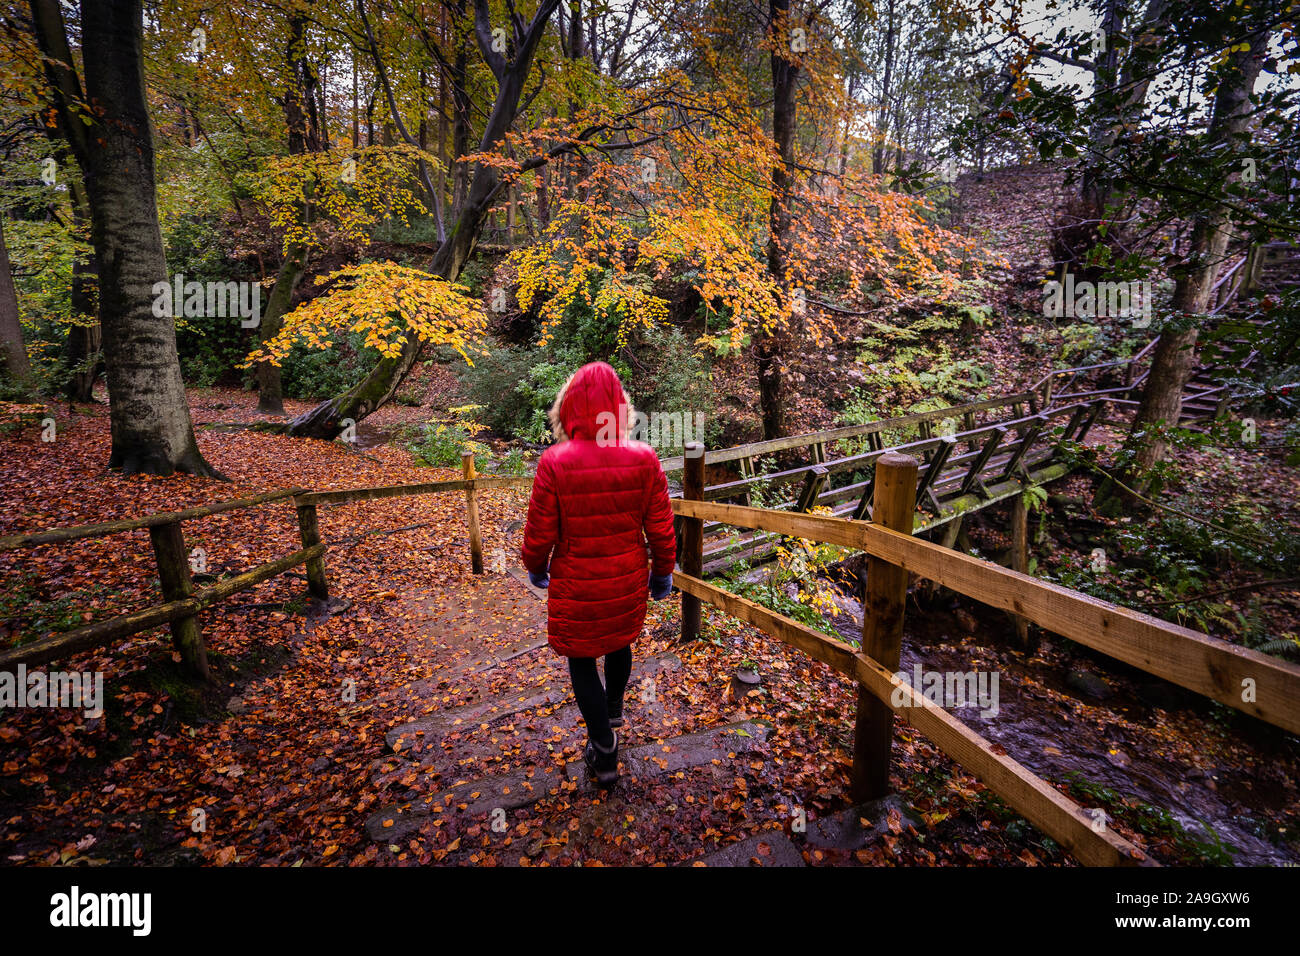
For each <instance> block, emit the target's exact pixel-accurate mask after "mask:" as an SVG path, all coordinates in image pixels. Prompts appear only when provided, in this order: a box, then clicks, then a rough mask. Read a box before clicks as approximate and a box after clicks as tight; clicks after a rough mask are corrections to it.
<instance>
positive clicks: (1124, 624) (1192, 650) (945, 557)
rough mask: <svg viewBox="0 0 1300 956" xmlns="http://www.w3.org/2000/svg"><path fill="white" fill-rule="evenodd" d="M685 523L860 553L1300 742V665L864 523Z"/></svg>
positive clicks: (724, 518)
mask: <svg viewBox="0 0 1300 956" xmlns="http://www.w3.org/2000/svg"><path fill="white" fill-rule="evenodd" d="M672 504H673V510H674V511H675V512H676V513H677V514H680V515H686V516H689V517H693V518H700V519H703V520H707V521H720V522H723V523H725V524H730V525H735V526H737V527H741V528H754V529H758V530H762V531H771V532H775V533H777V534H785V535H791V536H794V537H799V538H807V539H810V540H814V541H823V542H827V543H830V544H838V545H841V546H843V547H847V548H854V549H857V550H860V551H865V552H866V553H867V554H870V555H873V556H875V557H878V558H882V559H884V560H886V561H889V562H890V563H892V564H896V565H898V566H900V567H903V568H905V569H906V570H908V571H910V572H912V573H914V574H917V575H919V576H921V577H923V578H927V579H929V580H931V581H934V582H936V583H938V584H941V585H943V586H944V587H946V588H949V589H951V590H953V591H956V592H958V593H959V594H964V595H966V596H967V597H971V598H974V599H975V600H977V601H981V602H982V603H985V604H988V605H991V606H993V607H997V608H1001V609H1003V610H1007V611H1012V612H1014V613H1016V614H1019V615H1021V616H1022V617H1025V618H1028V619H1029V620H1030V621H1033V622H1034V623H1036V624H1038V625H1040V626H1041V627H1043V628H1044V629H1046V630H1048V631H1051V632H1053V633H1056V634H1060V635H1063V636H1065V637H1068V638H1070V639H1071V640H1073V641H1076V642H1078V643H1080V644H1083V645H1084V646H1085V647H1091V648H1093V649H1094V650H1097V651H1100V652H1102V653H1103V654H1106V655H1108V656H1110V657H1113V658H1115V659H1116V660H1120V661H1123V662H1124V663H1126V664H1131V665H1132V666H1134V667H1137V668H1138V669H1139V670H1143V671H1146V672H1147V673H1149V674H1154V675H1156V676H1157V677H1162V678H1164V679H1165V680H1168V681H1171V682H1172V683H1175V684H1178V685H1179V686H1181V687H1185V688H1187V689H1188V690H1192V691H1195V692H1196V693H1198V694H1202V695H1204V696H1206V697H1209V698H1212V699H1213V700H1217V701H1219V702H1220V703H1222V704H1226V705H1227V706H1229V707H1232V708H1235V709H1236V710H1240V711H1241V712H1243V713H1246V714H1249V715H1251V716H1252V717H1258V718H1259V719H1261V720H1264V721H1267V722H1268V723H1270V724H1273V725H1274V726H1277V727H1281V728H1282V729H1283V730H1287V731H1289V732H1290V733H1300V666H1297V665H1295V664H1290V663H1287V662H1285V661H1281V660H1278V659H1277V658H1273V657H1269V656H1268V655H1265V654H1260V653H1258V652H1257V651H1251V650H1247V649H1245V648H1242V647H1237V646H1236V645H1234V644H1229V643H1228V642H1227V641H1223V640H1220V639H1218V638H1216V637H1211V636H1210V635H1208V634H1205V633H1202V632H1200V631H1194V630H1192V629H1190V628H1186V627H1180V626H1179V625H1176V624H1170V623H1168V622H1166V621H1162V620H1160V619H1159V618H1155V617H1151V616H1150V615H1147V614H1141V613H1139V612H1137V611H1131V610H1129V609H1128V608H1124V607H1120V606H1118V605H1115V604H1110V603H1109V602H1106V601H1102V600H1100V599H1097V598H1093V597H1090V596H1088V595H1085V594H1080V593H1079V592H1077V591H1071V590H1069V589H1068V588H1064V587H1060V586H1059V585H1055V584H1050V583H1048V582H1046V581H1042V580H1040V579H1038V578H1035V577H1031V576H1030V575H1027V574H1021V573H1019V572H1017V571H1011V570H1009V569H1007V568H1003V567H1001V566H999V565H996V564H992V563H990V562H987V561H981V560H979V559H978V558H972V557H970V556H969V555H965V554H961V553H960V552H957V551H952V550H949V549H947V548H944V547H941V546H940V545H937V544H932V543H930V542H928V541H924V540H922V539H920V538H915V537H912V536H910V535H905V534H900V533H898V532H895V531H889V530H887V529H884V528H881V527H879V526H876V525H872V524H869V523H866V522H862V521H851V520H847V519H844V518H828V517H824V516H821V515H810V514H794V513H790V512H784V511H768V510H765V509H761V508H747V507H744V506H743V505H727V504H719V503H716V502H706V501H688V500H681V499H675V500H674V501H673V503H672Z"/></svg>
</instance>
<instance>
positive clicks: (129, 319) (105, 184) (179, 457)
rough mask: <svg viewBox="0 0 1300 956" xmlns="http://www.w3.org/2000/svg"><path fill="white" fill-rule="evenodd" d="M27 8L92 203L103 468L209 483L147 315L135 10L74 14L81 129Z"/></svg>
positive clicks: (147, 156) (147, 188)
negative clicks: (104, 384) (183, 475)
mask: <svg viewBox="0 0 1300 956" xmlns="http://www.w3.org/2000/svg"><path fill="white" fill-rule="evenodd" d="M32 7H33V16H34V21H35V24H36V32H37V36H38V38H39V41H40V44H41V48H42V52H43V53H44V54H45V55H46V56H47V57H51V58H53V59H54V60H55V61H56V62H55V63H53V64H50V63H48V62H47V66H46V71H47V75H48V76H49V77H50V79H51V81H52V85H53V87H54V89H53V93H54V97H55V101H56V108H57V110H58V111H59V113H60V114H61V115H60V121H61V122H62V123H63V125H64V128H65V129H67V130H69V133H70V134H71V135H70V143H71V145H72V149H73V153H74V155H76V157H77V162H78V165H80V167H81V171H82V179H83V180H84V182H85V186H86V195H87V197H88V199H89V203H90V211H91V240H92V243H93V245H94V247H95V255H96V260H97V262H98V266H99V321H100V327H101V328H102V329H103V336H104V359H105V364H106V367H107V370H108V392H109V400H110V423H111V430H112V451H111V453H110V456H109V467H110V468H120V469H122V471H123V472H124V473H125V474H135V473H145V474H155V475H170V474H172V473H173V472H176V471H182V472H187V473H190V474H196V475H206V476H212V477H219V476H218V474H217V472H216V471H215V470H214V469H213V468H212V467H211V466H210V465H209V464H208V463H207V462H206V461H204V460H203V456H202V455H201V454H200V453H199V448H198V444H197V443H196V442H195V440H194V428H193V425H192V423H191V420H190V409H189V404H188V403H187V401H186V397H185V383H184V382H183V381H182V380H181V366H180V360H179V358H178V356H177V353H176V329H175V326H174V324H173V321H172V318H171V317H170V316H167V315H162V316H158V315H155V314H154V308H153V303H154V292H153V288H154V286H155V284H157V283H162V282H166V280H167V263H166V260H165V258H164V255H163V244H162V233H161V231H160V230H159V227H158V208H157V199H156V196H157V193H156V189H155V181H154V155H153V131H152V130H151V128H150V125H149V112H148V108H147V106H146V103H145V83H144V58H143V55H142V49H141V46H142V29H143V24H142V13H141V5H140V2H139V0H101V2H96V3H83V4H82V6H81V35H82V36H84V37H93V38H94V42H91V43H87V44H86V45H85V47H84V49H83V50H82V58H83V61H84V64H85V95H86V100H87V102H90V103H94V104H96V107H97V114H96V119H95V121H94V122H93V123H92V124H90V125H88V126H87V125H84V124H83V123H82V121H81V119H80V118H79V117H77V116H73V115H72V114H71V112H70V111H71V108H72V103H71V101H70V100H69V99H68V98H67V97H66V96H65V95H64V94H65V92H66V91H67V89H68V86H67V85H66V84H68V83H71V82H75V77H72V76H71V70H70V69H69V68H68V64H71V63H72V62H73V60H72V59H71V56H70V55H69V54H68V43H67V34H66V32H65V30H64V26H63V18H62V14H61V12H60V10H59V5H58V3H57V2H56V0H34V2H33V4H32ZM60 54H63V58H62V59H60ZM78 85H79V84H78ZM74 130H75V132H73V131H74Z"/></svg>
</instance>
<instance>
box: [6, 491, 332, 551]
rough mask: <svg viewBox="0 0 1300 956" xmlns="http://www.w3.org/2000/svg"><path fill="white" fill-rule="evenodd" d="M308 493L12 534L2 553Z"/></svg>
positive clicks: (279, 494)
mask: <svg viewBox="0 0 1300 956" xmlns="http://www.w3.org/2000/svg"><path fill="white" fill-rule="evenodd" d="M306 490H307V489H305V488H282V489H280V490H279V491H268V492H267V493H266V494H261V495H254V496H253V497H252V498H234V499H231V500H230V501H218V502H217V503H216V504H211V505H202V506H199V507H195V508H186V509H185V510H184V511H165V512H160V513H158V514H153V515H147V516H146V517H143V518H128V519H125V520H123V521H105V522H102V523H100V524H82V525H76V526H73V527H68V528H51V529H49V530H48V531H32V532H28V533H26V534H11V535H7V536H5V537H3V538H0V551H11V550H13V549H15V548H29V547H32V546H34V545H38V544H55V543H60V544H61V543H64V542H68V541H78V540H81V539H83V538H102V537H104V536H106V535H110V534H117V533H119V532H123V531H139V530H142V529H145V528H156V527H159V526H161V525H165V524H175V523H176V522H178V521H191V520H193V519H195V518H206V517H207V516H208V515H215V514H220V513H222V512H224V511H235V510H237V509H240V508H255V507H257V506H258V505H264V504H269V503H270V502H272V501H281V500H283V499H285V498H292V497H293V496H294V495H300V494H302V493H303V492H304V491H306Z"/></svg>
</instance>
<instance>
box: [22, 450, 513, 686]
mask: <svg viewBox="0 0 1300 956" xmlns="http://www.w3.org/2000/svg"><path fill="white" fill-rule="evenodd" d="M462 468H463V474H464V475H465V476H466V477H465V478H464V479H462V480H459V481H435V482H428V483H423V484H415V485H387V486H382V487H367V488H349V489H345V490H341V491H315V492H312V491H307V490H306V489H304V488H286V489H283V490H281V491H272V492H268V493H266V494H262V495H257V496H255V497H252V498H238V499H233V500H230V501H221V502H217V503H215V504H211V505H204V506H202V507H197V508H187V509H185V510H184V511H174V512H167V513H162V514H155V515H149V516H147V517H144V518H132V519H127V520H123V521H109V522H105V523H102V524H93V525H79V526H77V527H70V528H54V529H50V530H48V531H36V532H31V533H29V534H19V535H10V536H8V537H0V551H7V550H14V549H17V548H27V547H34V546H36V545H42V544H61V543H67V542H70V541H79V540H83V539H86V538H101V537H104V536H106V535H110V534H118V533H121V532H127V531H139V530H144V529H148V531H149V537H150V541H151V542H152V544H153V551H154V558H155V561H156V563H157V567H158V578H159V581H160V583H161V585H162V593H163V599H164V601H165V603H163V604H158V605H154V606H152V607H148V608H144V609H143V610H139V611H132V612H130V613H127V614H119V615H116V616H115V617H111V618H108V619H107V620H103V621H96V622H95V623H93V624H88V625H86V626H85V627H79V628H76V629H74V630H71V631H65V632H62V633H58V634H51V635H47V636H45V637H42V638H38V639H37V640H34V641H31V642H29V643H26V644H20V645H18V646H16V647H11V648H6V649H3V650H0V668H4V667H14V666H17V665H18V664H44V663H47V662H49V661H52V660H57V659H58V658H61V657H66V656H68V655H69V654H73V653H76V652H78V651H84V650H89V649H91V648H94V647H100V646H102V645H104V644H106V643H108V642H109V641H111V640H113V639H115V638H119V637H126V636H129V635H131V634H138V633H140V632H141V631H145V630H148V629H150V628H153V627H158V626H159V625H162V624H167V625H170V627H171V634H172V641H173V643H174V645H175V647H176V650H177V651H179V652H180V655H181V660H182V662H183V664H184V665H185V668H186V670H188V671H189V673H190V674H191V675H193V676H194V677H197V678H199V679H201V680H210V679H211V669H210V668H209V666H208V652H207V646H206V644H205V642H204V640H203V632H202V630H200V628H199V624H198V614H199V612H200V611H203V610H206V609H207V608H209V607H211V606H212V605H214V604H216V603H218V602H219V601H222V600H225V599H226V598H228V597H230V596H231V595H232V594H237V593H239V592H240V591H245V590H247V589H248V588H251V587H253V586H254V585H256V584H260V583H261V582H263V581H266V580H268V579H270V578H272V577H275V576H276V575H279V574H283V573H284V572H286V571H288V570H290V569H292V568H295V567H298V566H299V565H305V570H306V572H307V589H308V592H309V593H310V594H311V595H312V596H313V597H315V598H317V599H319V600H322V601H323V600H325V599H327V598H328V597H329V585H328V582H327V580H326V576H325V560H324V555H325V551H326V545H325V543H324V542H323V541H322V540H321V534H320V525H319V522H318V518H317V513H316V509H317V508H318V507H319V506H320V505H331V504H344V503H348V502H354V501H373V500H376V499H380V498H396V497H401V496H406V495H427V494H439V493H443V492H454V491H464V492H465V505H466V512H467V515H468V521H469V537H470V561H471V566H472V568H473V571H474V573H475V574H482V573H483V542H482V539H481V537H480V534H479V528H478V498H477V496H478V492H479V491H480V490H482V489H486V488H510V487H524V486H527V485H529V484H531V483H532V479H531V478H529V477H526V476H525V477H491V478H481V477H478V476H477V475H476V474H475V472H474V464H473V459H472V456H469V455H466V456H465V457H464V459H463V461H462ZM286 498H292V499H293V501H294V505H295V506H296V508H297V511H298V529H299V534H300V536H301V539H302V549H301V550H300V551H295V552H294V553H293V554H290V555H286V556H285V557H283V558H279V559H277V560H275V561H269V562H267V563H266V564H262V565H259V566H258V567H256V568H253V569H252V570H251V571H246V572H244V573H243V574H240V575H237V576H235V577H233V578H228V579H226V580H224V581H218V582H217V583H216V584H213V585H211V586H210V587H206V588H201V589H199V590H195V588H194V582H193V579H192V577H191V574H190V564H189V553H188V552H187V551H186V548H185V536H184V532H183V530H182V527H181V524H182V522H185V521H191V520H194V519H196V518H205V517H207V516H209V515H214V514H220V513H222V512H227V511H234V510H238V509H242V508H255V507H257V506H259V505H264V504H269V503H271V502H275V501H283V500H284V499H286Z"/></svg>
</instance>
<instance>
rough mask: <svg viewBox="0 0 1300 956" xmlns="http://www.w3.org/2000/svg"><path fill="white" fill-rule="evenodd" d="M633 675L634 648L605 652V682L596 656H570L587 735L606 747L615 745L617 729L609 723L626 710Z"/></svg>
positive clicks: (572, 675) (572, 674)
mask: <svg viewBox="0 0 1300 956" xmlns="http://www.w3.org/2000/svg"><path fill="white" fill-rule="evenodd" d="M631 676H632V648H631V646H628V647H624V648H621V649H620V650H617V651H614V652H613V653H611V654H606V655H605V683H604V684H603V685H602V684H601V682H600V674H599V672H598V671H597V670H596V658H594V657H570V658H569V678H570V679H571V680H572V681H573V696H574V697H576V698H578V709H579V710H580V711H582V719H583V720H585V721H586V722H587V736H588V737H590V738H591V739H592V740H594V741H595V742H596V743H598V744H600V745H601V746H602V747H612V746H613V745H614V731H613V730H611V729H610V726H609V715H610V712H611V711H613V712H614V713H616V714H622V713H623V691H625V690H626V689H627V679H628V678H629V677H631Z"/></svg>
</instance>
